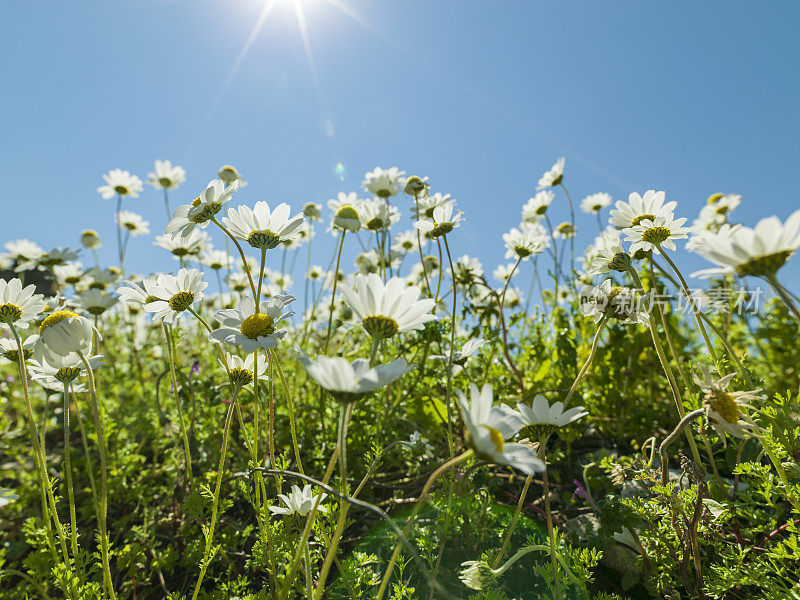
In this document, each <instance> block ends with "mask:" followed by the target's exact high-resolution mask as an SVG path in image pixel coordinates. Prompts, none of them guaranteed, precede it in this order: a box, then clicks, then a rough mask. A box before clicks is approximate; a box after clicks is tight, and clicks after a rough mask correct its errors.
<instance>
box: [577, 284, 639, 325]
mask: <svg viewBox="0 0 800 600" xmlns="http://www.w3.org/2000/svg"><path fill="white" fill-rule="evenodd" d="M587 287H588V286H587ZM580 309H581V313H583V315H584V316H586V317H592V318H593V319H594V322H595V323H599V322H600V320H601V319H602V318H603V317H604V316H605V317H607V318H614V319H616V320H617V321H619V322H620V323H625V324H627V323H639V324H641V325H647V324H649V322H650V317H649V315H648V313H647V312H645V311H643V310H640V300H639V298H638V296H637V295H636V292H635V291H634V290H632V289H631V288H627V287H619V286H614V285H613V284H612V283H611V280H610V279H606V280H605V281H604V282H603V283H602V284H600V285H599V286H596V287H594V288H591V289H590V290H589V289H587V288H584V289H583V290H582V291H581V294H580Z"/></svg>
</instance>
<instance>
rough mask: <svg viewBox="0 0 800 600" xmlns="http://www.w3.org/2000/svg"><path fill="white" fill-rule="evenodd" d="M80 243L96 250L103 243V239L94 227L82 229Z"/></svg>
mask: <svg viewBox="0 0 800 600" xmlns="http://www.w3.org/2000/svg"><path fill="white" fill-rule="evenodd" d="M81 244H82V245H83V247H84V248H88V249H89V250H97V249H98V248H100V246H102V245H103V241H102V240H101V239H100V234H99V233H97V232H96V231H95V230H94V229H84V230H83V231H81Z"/></svg>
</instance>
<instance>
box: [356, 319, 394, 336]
mask: <svg viewBox="0 0 800 600" xmlns="http://www.w3.org/2000/svg"><path fill="white" fill-rule="evenodd" d="M363 324H364V329H365V330H366V332H367V333H368V334H370V335H371V336H372V337H374V338H381V339H385V338H390V337H392V336H394V335H396V334H397V332H398V331H399V330H400V326H399V325H398V324H397V321H395V320H394V319H390V318H389V317H384V316H381V315H374V316H370V317H366V318H365V319H364V322H363Z"/></svg>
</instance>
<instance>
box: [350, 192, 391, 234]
mask: <svg viewBox="0 0 800 600" xmlns="http://www.w3.org/2000/svg"><path fill="white" fill-rule="evenodd" d="M358 215H359V217H360V218H361V227H362V229H369V230H370V231H378V230H381V229H389V228H390V227H391V226H392V225H393V224H394V223H397V221H399V220H400V211H399V210H398V209H397V207H396V206H391V205H389V203H388V202H387V201H386V200H385V199H384V198H376V199H375V200H364V201H362V202H361V204H360V205H359V207H358Z"/></svg>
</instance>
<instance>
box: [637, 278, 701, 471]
mask: <svg viewBox="0 0 800 600" xmlns="http://www.w3.org/2000/svg"><path fill="white" fill-rule="evenodd" d="M628 273H629V274H630V276H631V278H632V279H633V282H634V284H635V285H636V287H637V288H638V289H640V290H644V288H643V287H642V282H641V280H640V279H639V274H638V273H637V272H636V269H634V268H633V267H628ZM647 317H648V319H647V322H648V325H649V326H650V337H651V338H653V346H654V347H655V349H656V354H657V355H658V360H659V362H660V363H661V368H662V369H663V370H664V374H665V375H666V376H667V381H668V382H669V386H670V389H671V390H672V395H673V397H674V398H675V406H676V408H677V409H678V415H679V416H680V418H681V419H683V418H684V417H685V416H686V411H685V410H684V408H683V400H682V399H681V391H680V389H679V388H678V382H677V381H675V377H674V375H673V374H672V369H671V368H670V366H669V362H668V361H667V355H666V354H665V353H664V346H662V345H661V340H660V339H659V337H658V330H657V329H656V320H655V319H654V318H653V315H652V314H648V315H647ZM686 439H687V441H688V442H689V448H690V449H691V451H692V458H693V459H694V461H695V462H696V463H697V464H698V465H701V464H702V461H701V460H700V452H699V451H698V449H697V444H696V443H695V441H694V436H693V435H692V432H691V430H687V431H686Z"/></svg>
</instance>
